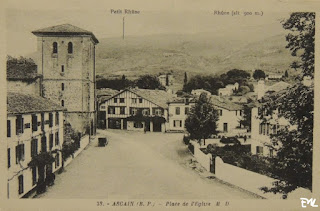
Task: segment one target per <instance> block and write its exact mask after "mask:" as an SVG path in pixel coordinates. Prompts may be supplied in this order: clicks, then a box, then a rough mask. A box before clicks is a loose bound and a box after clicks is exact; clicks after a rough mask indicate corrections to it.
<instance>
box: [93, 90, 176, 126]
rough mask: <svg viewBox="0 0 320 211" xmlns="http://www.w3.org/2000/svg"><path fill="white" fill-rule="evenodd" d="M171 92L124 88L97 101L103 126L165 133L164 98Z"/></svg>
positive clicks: (165, 100)
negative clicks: (103, 119)
mask: <svg viewBox="0 0 320 211" xmlns="http://www.w3.org/2000/svg"><path fill="white" fill-rule="evenodd" d="M173 97H174V95H172V94H170V93H167V92H166V91H163V90H148V89H126V90H123V91H122V92H120V93H118V94H116V95H114V96H113V97H111V98H109V99H107V100H106V101H105V102H104V103H101V104H100V108H99V109H100V113H105V114H104V115H105V117H106V122H105V125H106V129H124V130H134V131H150V132H165V131H166V122H167V119H168V105H167V101H168V100H170V99H171V98H173Z"/></svg>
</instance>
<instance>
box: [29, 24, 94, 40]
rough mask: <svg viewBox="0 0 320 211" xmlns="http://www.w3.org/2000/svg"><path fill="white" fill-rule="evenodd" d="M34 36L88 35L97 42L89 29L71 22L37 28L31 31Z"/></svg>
mask: <svg viewBox="0 0 320 211" xmlns="http://www.w3.org/2000/svg"><path fill="white" fill-rule="evenodd" d="M32 33H33V34H34V35H36V36H38V35H40V36H41V35H90V36H91V37H92V39H93V40H94V42H95V43H99V40H98V39H97V38H96V36H94V34H93V33H92V32H90V31H87V30H84V29H81V28H79V27H76V26H73V25H71V24H62V25H57V26H50V27H47V28H42V29H38V30H35V31H32Z"/></svg>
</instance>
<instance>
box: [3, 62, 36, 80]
mask: <svg viewBox="0 0 320 211" xmlns="http://www.w3.org/2000/svg"><path fill="white" fill-rule="evenodd" d="M40 76H41V75H40V74H38V73H37V66H36V65H32V66H26V65H23V64H15V65H10V66H8V67H7V79H8V80H30V79H36V78H38V77H40Z"/></svg>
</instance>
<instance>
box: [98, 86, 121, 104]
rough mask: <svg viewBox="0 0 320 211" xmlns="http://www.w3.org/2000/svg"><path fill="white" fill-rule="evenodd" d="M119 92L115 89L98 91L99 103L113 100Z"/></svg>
mask: <svg viewBox="0 0 320 211" xmlns="http://www.w3.org/2000/svg"><path fill="white" fill-rule="evenodd" d="M118 93H119V91H118V90H114V89H108V88H107V89H98V90H97V98H98V103H99V104H101V103H103V102H105V101H107V100H109V99H110V98H112V97H113V96H114V95H116V94H118Z"/></svg>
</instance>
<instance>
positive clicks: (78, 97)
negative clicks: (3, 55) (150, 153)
mask: <svg viewBox="0 0 320 211" xmlns="http://www.w3.org/2000/svg"><path fill="white" fill-rule="evenodd" d="M32 33H33V34H34V35H36V36H37V43H38V46H37V49H38V50H37V53H38V59H37V64H38V73H39V74H41V75H42V77H43V91H42V92H43V93H42V96H43V97H45V98H47V99H50V100H52V101H53V102H55V103H57V104H59V105H61V106H63V107H65V108H66V109H67V111H66V113H65V118H66V121H68V122H70V123H71V126H72V127H73V128H74V129H76V130H77V131H79V132H81V133H89V134H91V135H93V134H94V133H95V128H96V122H97V120H96V115H97V114H96V113H97V112H96V111H97V109H96V107H97V105H96V104H97V103H96V102H97V100H96V93H95V88H96V79H95V78H96V73H95V46H96V45H97V44H98V43H99V41H98V40H97V38H96V37H95V35H94V34H93V33H92V32H89V31H86V30H84V29H81V28H78V27H76V26H73V25H70V24H63V25H58V26H52V27H48V28H43V29H39V30H35V31H33V32H32Z"/></svg>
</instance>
